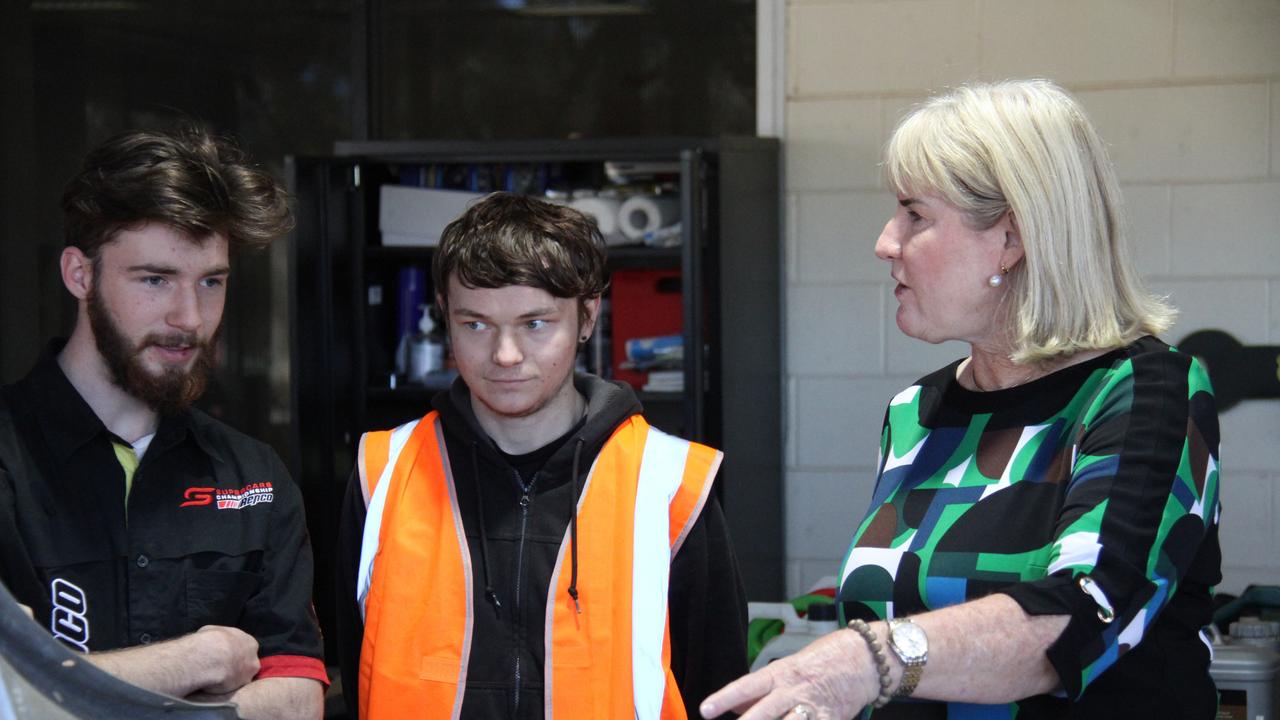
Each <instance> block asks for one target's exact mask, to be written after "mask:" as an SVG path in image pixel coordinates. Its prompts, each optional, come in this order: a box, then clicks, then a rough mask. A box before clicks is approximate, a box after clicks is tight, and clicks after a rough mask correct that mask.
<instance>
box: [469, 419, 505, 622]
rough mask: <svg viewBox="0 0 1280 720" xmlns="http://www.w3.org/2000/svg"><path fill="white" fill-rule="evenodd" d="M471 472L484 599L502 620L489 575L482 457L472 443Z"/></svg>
mask: <svg viewBox="0 0 1280 720" xmlns="http://www.w3.org/2000/svg"><path fill="white" fill-rule="evenodd" d="M471 472H472V474H473V476H474V477H473V479H474V480H475V487H476V510H477V511H478V512H479V515H480V564H481V565H483V566H484V568H483V572H484V599H485V600H488V601H489V604H490V605H492V606H493V613H494V615H496V616H497V617H498V618H499V619H501V618H502V603H501V602H500V601H499V600H498V593H496V592H494V591H493V578H492V577H490V575H489V533H488V531H487V530H486V529H485V525H484V491H483V490H481V489H480V456H479V450H478V449H477V444H476V443H475V442H474V441H472V443H471Z"/></svg>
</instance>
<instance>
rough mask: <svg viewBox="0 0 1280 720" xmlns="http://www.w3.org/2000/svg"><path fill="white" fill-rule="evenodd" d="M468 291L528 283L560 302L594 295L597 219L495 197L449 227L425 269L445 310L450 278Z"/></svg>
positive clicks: (601, 271)
mask: <svg viewBox="0 0 1280 720" xmlns="http://www.w3.org/2000/svg"><path fill="white" fill-rule="evenodd" d="M455 273H456V277H457V279H458V282H460V283H462V284H463V285H465V286H467V287H479V288H499V287H506V286H507V285H526V286H529V287H536V288H540V289H542V290H545V291H547V292H548V293H550V294H552V295H554V296H555V297H559V298H577V300H578V321H579V322H585V321H586V304H585V301H586V300H589V299H591V298H597V297H600V295H602V294H603V293H604V291H605V289H606V288H607V287H608V286H609V284H608V281H607V279H606V278H605V254H604V240H603V239H602V238H601V236H600V229H599V228H598V227H597V226H596V222H595V220H593V219H592V218H589V217H587V216H586V215H584V214H582V213H581V212H578V211H577V210H574V209H573V208H571V207H569V206H567V205H558V204H555V203H550V202H547V201H545V200H539V199H538V198H535V197H529V196H527V195H514V194H512V193H505V192H497V193H493V194H491V195H489V196H487V197H485V198H484V199H483V200H480V201H479V202H477V203H475V204H474V205H472V206H471V207H470V208H468V209H467V211H466V212H465V213H463V214H462V215H461V216H460V217H459V218H458V219H456V220H454V221H453V222H451V223H449V224H448V225H447V226H446V227H445V229H444V232H443V233H442V234H441V236H440V247H439V249H437V250H436V253H435V257H434V258H433V259H432V264H431V279H432V281H433V282H434V285H435V289H436V292H437V293H438V294H439V296H440V298H441V302H442V304H444V307H442V308H440V309H441V310H443V311H445V313H446V314H447V313H448V309H449V308H448V301H449V300H448V293H447V292H446V291H447V288H448V285H447V283H448V280H449V277H450V276H451V275H454V274H455Z"/></svg>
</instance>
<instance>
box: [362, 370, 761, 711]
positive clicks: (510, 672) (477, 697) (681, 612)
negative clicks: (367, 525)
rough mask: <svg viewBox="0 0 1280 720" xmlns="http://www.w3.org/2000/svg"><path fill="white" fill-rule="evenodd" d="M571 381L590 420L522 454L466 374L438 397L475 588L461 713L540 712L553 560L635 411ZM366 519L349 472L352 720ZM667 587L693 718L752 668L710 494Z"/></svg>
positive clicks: (610, 390) (617, 388) (610, 394)
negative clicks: (602, 457) (492, 431)
mask: <svg viewBox="0 0 1280 720" xmlns="http://www.w3.org/2000/svg"><path fill="white" fill-rule="evenodd" d="M574 385H575V387H576V388H577V390H578V391H579V392H580V393H582V394H583V396H584V397H586V399H587V413H586V417H585V418H584V419H583V420H582V422H580V423H579V425H578V426H577V427H575V428H574V429H573V430H571V431H570V432H569V433H568V434H566V435H565V436H563V437H561V438H559V439H557V440H555V441H553V442H551V443H549V444H548V445H547V446H545V447H544V448H542V449H540V450H537V451H535V452H533V453H529V454H528V455H523V456H519V457H512V456H510V455H507V454H505V453H503V452H502V450H500V449H499V448H498V447H497V445H496V444H495V443H494V442H493V440H492V439H490V438H489V436H488V435H487V434H485V432H484V430H482V429H481V428H480V425H479V423H478V421H477V420H476V417H475V414H474V412H472V409H471V393H470V391H469V390H468V389H467V386H466V384H465V383H463V382H462V381H461V379H459V380H458V381H457V382H455V383H454V385H453V387H452V388H451V389H450V390H449V392H447V393H440V394H439V395H437V396H436V398H435V400H434V402H433V405H434V406H435V409H436V410H438V411H439V412H440V418H441V422H442V424H443V426H444V433H445V445H446V448H447V451H448V453H449V463H450V465H451V467H452V470H453V478H454V482H455V483H456V485H457V496H458V505H459V509H460V512H461V515H462V523H463V526H464V527H465V529H466V533H467V545H468V547H469V549H470V551H471V565H472V568H473V573H472V574H473V578H474V582H475V589H474V597H475V604H476V607H475V608H474V613H475V626H474V634H473V640H472V646H471V659H470V663H469V665H468V668H467V688H466V693H465V697H464V699H463V705H462V717H464V718H484V719H485V720H488V719H490V718H513V719H516V718H519V719H520V720H524V719H526V718H541V717H543V695H542V689H543V668H542V663H543V636H544V632H543V631H544V621H545V617H546V601H547V586H548V584H549V583H550V579H551V573H552V570H553V568H554V566H555V561H556V554H557V553H558V551H559V549H560V543H561V542H562V540H563V539H564V537H565V534H566V533H567V532H568V531H569V520H570V517H571V516H572V514H573V509H574V508H575V507H576V506H577V500H578V494H579V493H580V492H581V490H582V487H583V485H584V484H585V481H586V476H587V474H588V472H589V471H590V469H591V465H592V462H593V461H594V460H595V457H596V455H597V454H598V453H599V452H600V448H601V447H602V446H603V445H604V443H605V441H606V440H608V439H609V436H610V435H612V433H613V431H614V430H615V429H616V428H617V427H618V426H619V425H620V424H621V423H622V422H623V421H625V420H626V419H627V418H629V417H631V416H633V415H636V414H638V413H640V412H641V407H640V402H639V401H638V400H637V399H636V397H635V394H634V393H633V392H632V391H631V389H630V387H628V386H627V385H625V384H622V383H615V382H606V381H604V380H601V379H599V378H597V377H595V376H592V375H583V374H579V375H577V376H575V378H574ZM575 456H576V457H575ZM543 458H545V464H541V463H542V459H543ZM539 464H541V469H540V470H536V472H534V471H533V470H532V469H536V467H537V465H539ZM575 467H576V469H577V477H576V478H574V477H573V473H574V468H575ZM517 468H519V469H517ZM522 470H523V471H524V472H525V473H526V474H527V477H522V476H521V471H522ZM364 516H365V507H364V500H363V497H362V495H361V491H360V480H359V474H358V473H355V472H353V473H352V478H351V482H350V484H349V486H348V490H347V497H346V501H345V503H344V506H343V511H342V520H341V522H340V527H339V537H338V543H339V550H338V553H339V557H338V583H337V586H338V593H339V598H338V616H339V617H338V628H337V630H338V647H339V656H340V663H341V665H342V681H343V690H344V693H345V695H346V700H347V707H348V708H349V710H350V712H351V717H352V718H355V717H356V708H357V707H358V705H359V704H358V702H357V697H356V693H357V690H358V669H359V661H360V642H361V633H362V632H363V623H362V621H361V619H360V612H359V607H358V605H357V604H356V602H355V596H356V575H357V568H358V566H359V560H360V539H361V536H362V534H363V531H364ZM406 581H411V580H408V579H406ZM668 592H669V594H668V611H669V617H670V628H671V666H672V672H673V673H674V675H675V678H676V683H677V684H678V685H679V687H680V692H681V695H682V697H683V698H684V702H685V707H686V708H687V709H688V712H689V716H690V717H698V713H697V707H698V705H699V704H700V703H701V702H702V700H703V699H704V698H705V697H706V696H707V695H709V694H711V693H712V692H713V691H715V690H717V689H719V688H720V687H721V686H723V685H724V684H725V683H727V682H729V681H731V680H733V679H735V678H737V677H738V676H740V675H742V674H744V673H745V672H746V671H747V658H746V622H747V614H746V599H745V596H744V593H743V590H742V582H741V579H740V578H739V576H738V568H737V563H736V561H735V559H734V556H733V550H732V548H731V546H730V544H729V535H728V530H727V528H726V527H725V522H724V514H723V512H722V511H721V509H720V504H719V502H718V501H717V500H716V496H715V493H712V495H711V497H710V498H709V500H708V502H707V504H706V507H705V508H704V509H703V511H702V514H701V515H700V516H699V517H698V519H697V521H696V522H695V523H694V525H693V527H692V528H691V529H690V532H689V535H688V537H687V538H686V539H685V541H684V544H683V545H682V546H681V547H680V551H679V552H678V553H677V555H676V557H675V558H674V559H673V560H672V563H671V580H670V590H669V591H668Z"/></svg>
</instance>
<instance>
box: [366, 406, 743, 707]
mask: <svg viewBox="0 0 1280 720" xmlns="http://www.w3.org/2000/svg"><path fill="white" fill-rule="evenodd" d="M722 457H723V453H721V452H720V451H718V450H715V449H712V448H709V447H706V446H705V445H699V444H697V443H691V442H688V441H686V440H682V439H680V438H676V437H673V436H671V435H668V434H666V433H663V432H662V431H660V430H656V429H654V428H651V427H649V424H648V423H647V422H645V420H644V418H642V417H640V416H639V415H634V416H632V417H630V418H628V419H627V420H626V421H624V422H623V423H622V424H621V425H620V426H619V427H618V428H617V430H615V431H614V433H613V435H612V436H611V437H610V438H609V440H608V441H607V442H605V444H604V447H603V448H601V450H600V453H599V455H597V456H596V459H595V462H594V463H593V464H592V467H591V471H590V473H589V474H588V476H587V480H586V483H585V484H584V486H583V489H582V494H581V495H580V497H579V499H578V506H577V508H578V509H577V513H578V516H577V517H578V521H577V522H578V593H579V595H578V598H579V603H578V604H577V606H575V602H574V600H573V599H572V598H571V597H570V596H569V593H568V587H569V575H570V573H569V572H568V569H567V567H566V565H567V563H568V559H567V558H566V555H567V553H568V548H569V537H568V532H567V531H566V534H565V538H564V539H563V540H562V542H561V544H560V551H559V554H558V555H557V558H556V564H555V569H554V570H553V572H552V576H551V580H550V583H549V586H548V589H547V617H546V636H545V638H544V644H545V662H546V669H545V670H544V673H543V675H544V678H545V684H544V705H545V710H544V712H545V715H546V717H547V718H548V720H552V719H554V718H561V719H562V720H577V719H579V718H633V717H634V718H636V719H637V720H649V719H658V718H662V719H664V720H665V719H678V720H685V718H686V715H685V711H684V703H683V700H682V699H681V697H680V691H679V689H678V688H677V687H676V683H675V677H674V676H673V675H672V672H671V638H670V631H669V623H668V618H667V586H668V575H669V569H670V564H671V558H673V557H674V556H675V554H676V552H677V551H678V550H679V548H680V545H681V543H682V542H683V541H684V538H685V536H686V535H687V534H688V532H689V529H690V528H691V527H692V526H693V523H694V521H695V520H696V519H697V517H698V514H699V513H700V512H701V511H702V508H703V506H704V505H705V503H706V500H707V497H708V495H709V493H710V491H711V487H712V482H713V479H714V478H715V474H716V471H717V470H718V469H719V466H720V461H721V458H722ZM358 466H359V472H360V481H361V485H362V486H363V488H364V489H365V499H366V507H367V512H366V519H365V527H364V537H363V538H362V544H361V551H360V568H359V576H358V579H357V585H356V587H357V591H356V592H357V597H356V598H355V599H356V601H357V602H358V603H359V605H360V609H361V611H362V613H363V614H364V641H363V644H362V645H361V650H360V673H359V677H360V685H359V697H360V718H361V720H381V719H384V718H395V719H397V720H398V719H399V718H406V717H429V718H446V717H447V718H457V717H459V715H460V713H461V710H462V699H463V691H464V689H465V687H466V682H467V664H468V660H469V658H470V652H471V643H472V630H473V627H474V622H473V613H474V608H475V603H474V591H473V587H474V586H473V582H472V568H471V554H470V551H469V550H468V547H467V537H466V533H465V531H464V530H463V527H462V517H461V514H460V512H459V508H458V495H457V488H456V485H455V484H454V481H453V475H452V473H451V471H450V468H449V457H448V453H447V452H446V449H445V441H444V433H443V428H442V426H441V423H440V419H439V416H438V414H437V413H436V412H431V413H428V414H427V415H426V416H425V417H423V418H422V419H420V420H415V421H413V422H411V423H407V424H405V425H402V426H400V427H398V428H396V429H394V430H390V431H383V432H372V433H366V434H365V435H364V436H363V437H362V438H361V440H360V456H359V460H358ZM579 607H580V608H581V609H580V610H579V609H578V608H579Z"/></svg>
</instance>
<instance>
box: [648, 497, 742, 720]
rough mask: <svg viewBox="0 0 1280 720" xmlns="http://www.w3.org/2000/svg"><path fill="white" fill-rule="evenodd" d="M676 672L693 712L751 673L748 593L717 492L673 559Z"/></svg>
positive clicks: (670, 597) (693, 714) (671, 600)
mask: <svg viewBox="0 0 1280 720" xmlns="http://www.w3.org/2000/svg"><path fill="white" fill-rule="evenodd" d="M668 604H669V606H670V611H671V616H670V617H671V619H670V623H671V672H672V674H673V675H675V679H676V684H677V685H678V686H679V687H680V696H681V698H682V699H683V700H684V706H685V710H686V712H687V713H688V714H689V717H691V718H693V717H700V715H699V714H698V706H699V705H700V704H702V701H703V700H705V699H706V697H707V696H708V695H710V694H711V693H713V692H715V691H716V690H719V689H720V688H721V687H723V686H724V685H726V684H728V683H729V682H731V681H733V680H736V679H737V678H738V677H740V676H742V675H745V674H746V673H747V599H746V593H745V592H744V591H743V589H742V578H741V577H740V576H739V574H738V563H737V560H736V558H735V557H734V554H733V547H732V546H731V545H730V543H729V532H728V528H727V526H726V525H725V520H724V513H723V511H722V510H721V509H720V503H719V501H718V500H717V499H716V496H715V494H714V493H712V495H711V497H710V498H708V500H707V504H706V507H705V508H703V511H702V514H701V515H699V516H698V519H697V520H696V521H694V523H693V526H692V527H691V528H690V530H689V535H688V537H686V538H685V540H684V543H683V544H682V545H681V546H680V550H679V551H678V552H677V553H676V556H675V558H674V559H673V560H672V562H671V585H670V588H669V590H668Z"/></svg>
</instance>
